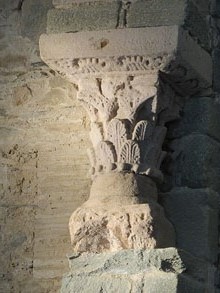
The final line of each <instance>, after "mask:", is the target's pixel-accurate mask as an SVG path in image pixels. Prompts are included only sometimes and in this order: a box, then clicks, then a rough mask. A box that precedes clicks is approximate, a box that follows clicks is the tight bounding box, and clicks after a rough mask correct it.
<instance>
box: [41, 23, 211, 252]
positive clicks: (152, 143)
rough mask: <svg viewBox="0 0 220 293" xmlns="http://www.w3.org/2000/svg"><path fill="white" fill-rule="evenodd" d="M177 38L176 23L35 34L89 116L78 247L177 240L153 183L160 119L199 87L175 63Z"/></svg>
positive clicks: (76, 219)
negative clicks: (87, 185)
mask: <svg viewBox="0 0 220 293" xmlns="http://www.w3.org/2000/svg"><path fill="white" fill-rule="evenodd" d="M158 35H160V36H161V39H160V40H158V38H157V36H158ZM163 36H164V37H163ZM179 36H182V38H183V39H182V40H181V42H182V43H185V42H187V41H188V42H189V41H190V42H192V40H190V39H189V36H187V35H184V33H183V32H180V31H179V29H178V27H175V26H174V27H168V28H167V27H162V28H141V29H124V30H110V31H99V32H97V31H96V32H81V33H75V34H74V33H73V34H71V33H70V34H57V35H47V36H46V35H45V36H42V37H41V43H40V46H41V56H42V59H43V60H44V61H45V62H46V63H47V64H48V65H49V66H50V67H51V68H52V69H54V70H56V71H58V72H60V73H61V74H62V75H63V76H64V77H66V78H68V79H69V80H70V81H71V82H74V83H75V84H76V87H77V89H78V99H79V100H80V101H81V102H82V105H83V106H84V107H85V109H86V110H87V112H88V115H89V117H90V120H91V132H90V138H91V141H92V148H91V149H90V150H89V157H90V161H91V174H92V179H93V183H92V187H91V192H90V198H89V200H88V201H87V202H86V203H85V204H84V205H83V206H82V207H80V208H79V209H77V210H76V211H75V212H74V213H73V214H72V216H71V219H70V223H69V228H70V235H71V242H72V246H73V250H74V251H76V252H96V253H97V252H99V253H100V252H106V251H117V250H121V249H134V248H137V249H146V248H164V247H170V246H175V237H174V230H173V227H172V226H171V224H170V223H169V222H168V221H167V219H166V218H165V216H164V212H163V209H162V207H161V206H160V205H159V204H158V203H157V187H156V183H157V182H161V181H162V178H163V175H162V173H161V171H160V165H161V162H162V161H163V159H164V157H165V155H166V153H165V152H164V151H163V150H162V144H163V142H164V138H165V135H166V127H165V125H166V123H167V122H168V121H171V120H173V119H176V118H177V117H178V112H179V109H180V105H181V102H182V100H183V98H181V97H180V96H187V95H189V94H191V93H193V92H194V91H195V90H196V91H198V86H199V85H198V82H199V81H198V78H197V79H194V80H193V79H192V78H191V79H190V77H188V74H189V72H188V71H189V70H188V69H187V68H186V67H185V66H183V65H181V64H180V63H179V62H180V61H179V60H181V51H179V52H178V55H176V51H178V46H179V44H178V38H179ZM196 49H198V48H196ZM72 52H73V54H74V55H72ZM183 53H185V52H184V48H183ZM201 54H202V55H204V54H205V52H202V51H200V55H201ZM184 57H185V56H184ZM203 57H204V56H203ZM205 57H206V56H205ZM200 58H201V56H200ZM178 59H179V60H178Z"/></svg>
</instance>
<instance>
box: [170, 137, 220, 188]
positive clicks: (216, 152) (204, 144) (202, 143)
mask: <svg viewBox="0 0 220 293" xmlns="http://www.w3.org/2000/svg"><path fill="white" fill-rule="evenodd" d="M170 147H171V149H172V150H173V159H174V160H175V161H174V162H173V163H172V167H171V168H172V174H173V175H172V181H173V186H187V187H190V188H205V187H211V188H213V189H214V190H219V188H220V169H219V160H220V143H218V142H216V141H215V140H214V139H212V138H210V137H209V136H206V135H201V134H191V135H188V136H185V137H183V138H181V139H176V140H174V141H173V142H172V143H171V145H170Z"/></svg>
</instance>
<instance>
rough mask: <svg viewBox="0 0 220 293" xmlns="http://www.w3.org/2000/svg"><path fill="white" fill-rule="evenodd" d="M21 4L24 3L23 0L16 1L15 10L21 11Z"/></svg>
mask: <svg viewBox="0 0 220 293" xmlns="http://www.w3.org/2000/svg"><path fill="white" fill-rule="evenodd" d="M23 4H24V0H20V1H19V2H18V7H17V10H19V11H21V10H22V6H23Z"/></svg>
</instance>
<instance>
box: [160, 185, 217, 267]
mask: <svg viewBox="0 0 220 293" xmlns="http://www.w3.org/2000/svg"><path fill="white" fill-rule="evenodd" d="M161 201H162V204H163V206H164V209H165V212H166V215H167V217H168V219H169V220H170V221H171V222H172V223H173V226H174V228H175V231H176V240H177V247H178V248H180V249H184V250H186V251H188V252H190V253H191V254H193V255H194V256H196V257H200V258H203V259H206V260H210V261H212V262H214V261H216V257H217V251H218V210H219V207H218V194H217V193H216V192H214V191H212V190H210V189H190V188H186V187H182V188H175V189H173V190H172V191H170V192H168V193H166V194H163V195H161Z"/></svg>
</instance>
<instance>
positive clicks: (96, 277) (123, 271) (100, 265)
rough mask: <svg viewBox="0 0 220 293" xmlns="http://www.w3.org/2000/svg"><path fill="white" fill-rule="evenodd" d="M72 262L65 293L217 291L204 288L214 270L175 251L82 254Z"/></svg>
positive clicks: (187, 255) (74, 256)
mask: <svg viewBox="0 0 220 293" xmlns="http://www.w3.org/2000/svg"><path fill="white" fill-rule="evenodd" d="M69 262H70V273H69V274H68V275H66V276H64V278H63V282H62V289H61V292H62V293H68V292H82V293H84V292H88V289H89V290H90V291H91V292H108V293H109V292H110V293H113V292H119V293H128V292H132V293H136V292H144V293H157V292H163V293H166V292H170V293H174V292H181V293H185V292H196V293H197V292H198V293H199V292H206V290H207V289H208V290H209V289H210V290H213V289H214V288H213V284H211V286H210V287H209V288H207V287H206V285H205V284H204V281H207V279H209V277H208V271H209V270H210V269H211V268H212V267H211V266H209V265H208V264H207V263H206V262H204V261H201V260H199V259H196V258H194V257H192V255H189V254H187V253H185V252H184V251H177V250H176V249H174V248H169V249H157V250H126V251H125V250H124V251H121V252H117V253H111V254H110V253H108V254H99V255H95V254H89V255H87V254H85V255H79V254H78V255H72V256H70V257H69ZM186 265H187V268H189V270H187V273H185V271H186ZM210 292H212V291H210Z"/></svg>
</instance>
